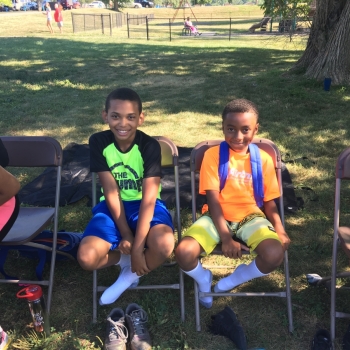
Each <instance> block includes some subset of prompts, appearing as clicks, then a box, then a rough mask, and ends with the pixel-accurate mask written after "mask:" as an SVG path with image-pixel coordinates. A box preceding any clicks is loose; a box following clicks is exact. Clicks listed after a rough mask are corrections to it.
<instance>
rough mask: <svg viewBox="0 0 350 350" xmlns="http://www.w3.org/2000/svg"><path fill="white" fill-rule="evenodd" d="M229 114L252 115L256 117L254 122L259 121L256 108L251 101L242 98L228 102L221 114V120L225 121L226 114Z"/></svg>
mask: <svg viewBox="0 0 350 350" xmlns="http://www.w3.org/2000/svg"><path fill="white" fill-rule="evenodd" d="M229 113H253V114H255V115H256V121H257V122H258V120H259V110H258V107H257V106H256V105H255V103H253V102H252V101H249V100H246V99H244V98H241V99H237V100H232V101H231V102H229V103H228V104H227V105H226V106H225V108H224V110H223V112H222V120H225V118H226V116H227V114H229Z"/></svg>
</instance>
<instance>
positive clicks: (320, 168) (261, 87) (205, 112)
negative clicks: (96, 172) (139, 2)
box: [0, 6, 350, 350]
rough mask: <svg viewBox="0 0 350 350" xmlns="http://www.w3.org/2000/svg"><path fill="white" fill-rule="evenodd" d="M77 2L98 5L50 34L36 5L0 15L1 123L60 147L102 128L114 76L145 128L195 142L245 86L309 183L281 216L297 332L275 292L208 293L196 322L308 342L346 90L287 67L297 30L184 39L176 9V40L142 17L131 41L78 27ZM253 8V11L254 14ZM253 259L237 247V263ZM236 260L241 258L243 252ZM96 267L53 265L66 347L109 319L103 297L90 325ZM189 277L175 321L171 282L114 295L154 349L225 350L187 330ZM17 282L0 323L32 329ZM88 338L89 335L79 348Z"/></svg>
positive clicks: (289, 345) (272, 340) (217, 124)
mask: <svg viewBox="0 0 350 350" xmlns="http://www.w3.org/2000/svg"><path fill="white" fill-rule="evenodd" d="M246 8H247V9H253V7H249V6H247V7H246ZM255 10H256V9H255ZM255 10H254V11H255ZM84 11H89V12H90V11H91V13H99V11H100V12H101V10H93V9H86V10H85V9H81V10H78V11H77V12H75V11H73V12H68V11H66V12H64V22H65V27H64V31H65V32H64V34H63V35H58V34H55V35H54V36H50V35H49V34H48V32H47V28H46V26H45V17H44V16H43V15H42V14H40V13H36V12H31V13H26V14H24V13H14V14H6V13H0V20H1V25H0V36H2V38H1V46H0V105H1V109H0V129H1V134H3V135H47V136H52V137H55V138H56V139H57V140H58V141H59V142H60V143H61V145H62V146H63V147H65V146H66V145H67V144H69V143H70V142H77V143H87V141H88V138H89V136H90V135H91V134H92V133H95V132H97V131H101V130H105V129H106V128H107V126H106V125H105V124H104V123H103V121H102V119H101V111H102V109H103V104H104V99H105V97H106V96H107V94H108V93H109V92H110V91H111V90H112V89H114V88H116V87H119V86H129V87H131V88H134V89H135V90H136V91H137V92H138V93H139V94H140V96H141V98H142V100H143V107H144V112H145V115H146V117H145V123H144V125H143V126H142V127H141V130H143V131H145V132H146V133H148V134H150V135H163V136H167V137H169V138H170V139H172V140H173V141H174V142H175V144H176V145H178V146H185V147H193V146H194V145H195V144H197V143H198V142H200V141H202V140H204V139H217V138H221V137H222V133H221V117H220V114H221V112H222V109H223V107H224V105H225V104H226V103H227V102H228V101H230V100H231V99H233V98H242V97H243V98H248V99H251V100H252V101H254V102H255V103H256V104H257V105H258V107H259V109H260V114H261V115H260V130H259V135H260V136H262V137H267V138H271V139H272V140H273V141H274V142H275V143H276V144H277V145H278V147H279V148H280V150H281V151H282V152H283V158H284V159H286V160H288V159H295V158H300V157H302V156H306V157H307V158H308V159H304V160H298V161H296V162H295V163H288V164H287V166H288V169H289V171H290V173H291V175H292V178H293V182H294V184H295V185H298V186H299V187H301V186H307V187H310V188H312V190H313V191H314V192H310V191H306V190H303V189H300V188H299V189H297V190H296V192H297V195H298V196H302V197H303V199H304V201H305V204H304V209H303V210H301V211H300V212H298V213H297V214H296V215H294V216H290V215H288V216H286V225H287V226H286V227H287V232H288V233H289V235H290V236H291V239H292V245H291V248H290V266H291V283H292V299H293V305H294V306H293V311H294V321H295V332H294V335H293V336H290V335H289V334H288V331H287V320H286V307H285V303H284V301H283V300H281V301H280V300H277V301H276V300H275V299H270V298H263V300H261V299H258V300H257V299H256V298H247V299H249V300H247V299H245V298H240V299H237V298H235V299H233V300H231V299H228V298H217V299H216V300H215V303H214V307H213V309H212V310H205V311H203V312H202V324H203V326H205V324H206V323H208V322H209V321H210V316H211V315H212V314H214V313H216V312H218V311H219V310H221V309H222V308H223V307H224V306H225V305H230V306H232V307H233V308H234V309H235V311H236V312H237V313H238V314H239V316H240V320H241V322H242V324H243V326H244V328H245V330H246V333H247V336H248V342H249V347H264V348H266V349H269V350H271V349H277V350H281V349H288V350H289V349H291V350H294V349H295V350H300V349H307V348H309V342H310V340H311V339H312V336H313V334H314V333H315V331H316V329H317V328H318V327H323V328H328V327H329V293H328V292H327V290H325V289H322V288H310V287H308V286H307V283H306V280H305V277H304V276H305V274H306V273H312V272H315V273H319V274H320V275H328V274H329V272H330V264H331V242H332V226H333V222H332V221H333V196H334V167H335V161H336V157H337V155H338V154H339V153H340V152H341V151H342V150H343V149H344V148H345V147H347V146H348V145H349V144H350V132H349V127H348V126H349V125H350V123H349V122H350V121H349V119H350V118H349V108H348V102H349V100H350V96H349V89H348V87H345V86H344V87H335V86H332V87H331V91H330V92H327V93H326V92H324V91H323V89H322V83H321V82H314V81H310V80H306V79H304V78H303V76H295V75H289V74H288V69H289V68H290V67H291V66H292V64H293V63H294V62H296V60H297V59H298V58H299V57H300V55H301V53H302V50H303V49H304V48H305V45H306V38H305V37H303V36H298V37H295V38H294V39H293V41H292V42H289V38H287V37H282V36H278V37H276V36H268V35H265V36H262V35H256V36H253V35H247V36H239V35H236V36H233V37H232V38H231V41H229V40H228V37H227V36H226V37H225V36H224V35H222V38H220V37H218V38H215V37H213V38H210V39H209V38H206V39H202V38H196V39H194V38H183V37H181V35H180V34H181V33H180V31H181V28H182V23H181V21H182V19H181V18H182V15H183V14H182V10H180V11H179V13H178V18H177V20H176V21H175V22H174V23H175V24H176V23H177V24H178V25H175V24H174V28H176V30H175V29H174V30H175V32H174V33H173V34H174V36H173V37H172V41H171V42H170V41H169V38H168V37H167V30H168V29H167V27H166V26H164V28H163V27H162V28H161V29H159V30H158V29H157V30H158V32H157V31H153V32H152V31H151V40H150V41H148V42H147V41H146V37H145V31H144V30H145V27H144V26H143V27H140V28H139V29H140V31H139V34H138V35H139V37H138V38H133V37H132V38H131V39H126V30H125V28H124V29H122V30H121V31H120V32H118V31H117V30H115V31H113V36H109V35H102V34H101V33H100V32H97V31H94V32H86V33H78V34H74V35H73V34H72V25H71V19H70V15H71V13H83V12H84ZM104 11H108V10H104ZM104 11H102V12H104ZM127 11H128V12H129V13H151V12H154V13H155V14H156V17H157V18H158V19H157V20H156V21H154V22H153V23H152V22H150V28H153V27H155V28H158V27H161V26H159V25H158V24H160V21H159V18H160V17H162V18H166V19H168V18H172V16H173V14H174V10H173V9H159V10H158V9H149V10H148V9H147V10H146V9H142V11H141V10H139V12H138V11H137V10H134V9H130V11H129V9H128V10H127ZM193 11H194V12H195V13H196V15H197V14H198V18H199V17H203V18H204V17H207V18H210V19H207V20H206V21H207V22H208V23H209V24H210V23H211V22H212V21H214V18H222V19H224V18H225V19H227V18H229V17H231V16H232V17H237V16H238V14H237V11H238V12H239V13H240V14H241V7H235V6H223V7H212V8H211V7H198V8H197V7H195V8H193ZM247 11H249V10H245V11H242V12H244V15H242V16H241V17H242V18H241V19H240V20H239V21H238V20H237V21H236V22H235V26H236V29H237V31H239V30H246V28H247V26H249V25H250V24H249V23H247V22H246V20H245V19H244V18H243V16H245V17H246V16H247V13H246V12H247ZM259 11H260V10H259ZM252 12H253V10H252ZM210 13H212V16H210ZM249 15H250V16H256V17H259V16H262V15H261V13H260V14H259V13H255V14H252V13H251V14H249ZM212 18H213V20H212ZM24 20H25V21H24ZM225 21H226V22H227V20H225ZM225 21H224V20H222V21H218V22H217V27H216V28H217V31H218V32H220V31H221V30H222V34H225V33H224V25H223V24H222V23H224V22H225ZM202 22H203V23H202V25H203V28H204V29H205V30H208V31H210V30H211V28H212V26H211V25H208V26H207V27H206V24H205V23H204V20H202ZM3 23H5V24H3ZM24 23H25V24H24ZM164 23H166V22H164ZM219 23H221V24H222V27H220V25H219ZM198 25H199V26H200V24H198ZM226 25H227V23H226V24H225V26H226ZM152 26H153V27H152ZM225 28H226V27H225ZM225 30H226V29H225ZM118 33H121V34H122V35H123V36H118ZM152 33H153V35H154V36H153V37H152ZM15 174H16V175H17V176H18V177H19V178H20V180H21V181H23V183H27V182H29V181H30V180H31V179H32V178H33V177H35V176H37V174H38V173H37V172H32V171H18V170H16V173H15ZM349 192H350V190H349V188H348V187H345V192H344V193H345V196H344V200H343V202H342V208H344V211H345V215H344V216H342V223H343V224H349V221H350V214H349V212H350V209H349V208H350V202H349V200H348V199H347V198H349V196H350V193H349ZM315 199H317V200H315ZM90 215H91V214H90V208H88V207H86V201H85V200H83V201H82V202H79V203H76V204H74V205H69V206H66V207H63V208H61V211H60V229H65V230H70V231H83V230H84V227H85V226H86V223H87V222H88V220H89V218H90ZM183 220H184V229H185V228H186V227H187V226H188V225H189V222H190V219H189V217H188V211H186V212H185V213H184V215H183ZM250 259H251V258H250V257H248V258H244V261H247V262H248V261H250ZM206 262H207V263H216V264H220V265H228V264H229V263H231V261H229V260H228V259H225V258H223V257H220V258H218V259H214V258H208V259H206ZM233 263H234V265H235V266H236V265H237V264H238V263H239V262H238V261H234V262H233ZM34 265H35V264H34V262H32V261H29V262H28V261H27V260H23V259H22V258H18V257H17V255H15V254H14V255H13V256H12V257H11V260H10V266H8V268H9V269H10V271H12V270H14V274H15V273H17V272H18V271H19V272H18V273H19V274H21V273H23V272H24V270H25V269H24V268H23V267H24V266H28V268H27V269H28V270H29V269H30V268H32V269H34ZM340 265H341V267H342V268H343V269H345V268H346V266H347V261H346V259H344V258H342V257H341V256H340ZM163 271H164V270H161V269H160V270H158V271H155V272H154V273H152V274H150V275H149V276H147V277H145V279H146V280H147V281H153V280H157V279H165V278H169V279H171V278H172V279H173V280H174V279H175V278H176V276H177V270H176V269H175V268H174V269H172V268H169V269H168V270H166V273H164V272H163ZM228 272H229V270H226V269H224V270H222V271H218V272H215V277H214V282H217V280H218V279H219V277H221V276H222V275H224V274H227V273H228ZM117 273H118V272H117V269H116V268H111V269H106V270H104V271H101V272H100V273H99V276H100V278H101V281H102V282H103V283H106V284H111V283H112V282H113V281H114V280H115V278H116V275H117ZM91 278H92V277H91V274H90V273H89V272H86V271H83V270H82V269H80V268H79V267H78V266H77V265H72V264H71V263H70V262H59V263H58V264H57V269H56V277H55V279H56V282H55V288H54V296H53V300H54V302H53V312H52V316H51V318H52V319H51V324H52V325H54V326H55V328H56V329H57V332H58V333H57V336H58V337H59V338H60V339H62V344H61V347H62V349H67V350H71V349H73V348H78V345H77V344H78V342H79V341H82V340H83V339H89V341H91V342H93V341H95V342H96V346H100V345H101V344H100V342H99V341H98V340H96V339H97V338H96V335H97V336H99V337H101V338H102V339H103V338H104V328H105V324H104V319H105V317H106V315H107V314H108V312H109V311H110V308H107V307H106V308H99V318H98V324H97V325H95V326H91V324H90V322H91V312H92V300H91V283H92V279H91ZM185 281H186V298H187V302H186V317H187V318H186V323H185V324H184V325H183V324H181V323H180V322H179V320H180V316H179V307H178V295H177V294H176V292H144V291H143V292H141V291H139V292H130V293H126V294H125V296H123V297H122V298H121V299H120V302H118V303H117V304H118V305H114V306H118V307H120V306H121V307H125V306H126V305H127V303H129V302H132V301H133V302H135V301H136V302H139V303H141V304H142V305H143V306H144V307H145V308H146V309H147V310H149V313H150V321H151V322H150V323H151V331H152V335H153V338H154V344H155V346H158V349H183V348H185V345H186V344H187V345H186V346H187V348H189V349H208V350H211V349H212V350H214V349H215V350H217V349H220V350H221V349H223V350H225V349H231V348H232V343H231V342H230V341H229V340H228V339H224V338H222V337H212V336H211V335H209V334H208V333H206V332H205V331H204V332H202V333H200V334H198V333H196V332H195V329H194V310H193V284H192V281H191V280H189V279H187V278H186V280H185ZM280 285H283V274H282V272H281V269H279V270H277V271H276V272H274V273H273V274H272V275H271V277H269V278H264V279H261V280H257V281H253V282H252V283H249V284H247V285H244V286H241V287H240V288H239V289H240V290H249V289H253V290H257V291H258V290H268V289H273V290H275V289H278V288H279V286H280ZM15 292H16V291H15V289H14V287H13V286H5V287H4V286H3V285H1V286H0V295H1V298H0V309H1V310H2V318H1V325H2V326H4V325H6V327H7V329H15V330H16V332H17V335H18V336H20V335H25V334H26V331H27V330H28V327H27V325H28V322H29V320H30V315H29V312H28V310H27V309H25V307H23V305H22V304H19V303H18V301H17V299H16V297H15ZM242 299H243V300H242ZM67 300H69V303H68V304H69V305H68V304H67ZM341 302H342V303H343V309H348V310H349V309H350V303H349V301H348V298H347V296H346V295H344V296H343V295H342V296H341ZM62 305H65V306H64V307H62ZM257 315H258V317H257ZM162 320H165V321H164V322H163V321H162ZM162 322H163V323H162ZM337 325H338V328H337V329H338V334H337V336H338V338H339V339H340V338H341V336H342V333H343V332H344V331H345V329H346V327H347V324H346V322H344V321H337ZM204 328H205V327H204ZM67 330H70V331H71V332H74V333H69V334H71V335H72V338H69V335H68V333H65V332H66V331H67ZM27 338H28V337H27ZM68 338H69V339H68ZM72 344H73V345H72ZM74 344H75V345H74ZM86 344H87V343H86ZM73 346H75V347H73ZM88 346H90V345H89V344H87V345H85V349H88Z"/></svg>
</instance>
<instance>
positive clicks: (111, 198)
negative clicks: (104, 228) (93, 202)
mask: <svg viewBox="0 0 350 350" xmlns="http://www.w3.org/2000/svg"><path fill="white" fill-rule="evenodd" d="M98 176H99V179H100V182H101V185H102V188H103V194H104V197H105V199H106V203H107V206H108V209H109V211H110V212H111V214H112V216H113V219H114V222H115V223H116V225H117V226H118V229H119V231H120V234H121V236H122V240H121V241H120V243H119V246H118V249H119V250H120V252H121V253H123V254H131V247H132V244H133V241H134V236H133V234H132V232H131V230H130V227H129V225H128V223H127V222H126V218H125V212H124V206H123V202H122V199H121V197H120V192H119V188H118V185H117V183H116V181H115V179H114V177H113V175H112V173H111V172H109V171H102V172H99V173H98Z"/></svg>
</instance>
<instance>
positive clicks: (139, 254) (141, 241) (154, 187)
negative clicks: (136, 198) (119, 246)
mask: <svg viewBox="0 0 350 350" xmlns="http://www.w3.org/2000/svg"><path fill="white" fill-rule="evenodd" d="M159 185H160V177H157V176H155V177H148V178H145V179H143V183H142V200H141V205H140V211H139V219H138V221H137V227H136V233H135V240H134V244H133V247H132V253H131V266H132V271H133V272H136V273H137V274H138V275H139V276H141V275H144V274H147V273H148V272H150V270H149V268H148V266H147V264H146V260H145V255H144V248H145V244H146V240H147V235H148V232H149V230H150V223H151V220H152V218H153V215H154V207H155V204H156V199H157V195H158V189H159Z"/></svg>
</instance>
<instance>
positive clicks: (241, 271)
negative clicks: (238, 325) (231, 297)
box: [214, 239, 284, 293]
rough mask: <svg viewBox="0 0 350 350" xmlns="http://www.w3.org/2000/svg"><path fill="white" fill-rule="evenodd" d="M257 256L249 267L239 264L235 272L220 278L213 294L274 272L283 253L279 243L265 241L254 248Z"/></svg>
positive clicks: (269, 240) (270, 240)
mask: <svg viewBox="0 0 350 350" xmlns="http://www.w3.org/2000/svg"><path fill="white" fill-rule="evenodd" d="M255 252H256V253H257V254H258V256H257V257H256V258H255V260H254V261H252V262H251V263H250V264H249V265H246V264H241V265H239V266H238V267H237V268H236V269H235V271H234V272H233V273H232V274H231V275H229V276H227V277H224V278H222V279H221V280H220V281H219V282H218V284H217V285H216V286H215V288H214V291H215V292H217V293H218V292H226V291H228V290H231V289H233V288H235V287H237V286H239V285H240V284H242V283H245V282H248V281H250V280H252V279H254V278H258V277H263V276H265V275H267V274H269V273H270V272H272V271H274V270H275V269H276V268H277V267H278V266H280V265H281V264H282V262H283V257H284V252H283V247H282V244H281V242H279V241H278V240H276V239H266V240H264V241H262V242H260V243H259V245H258V246H257V247H256V248H255Z"/></svg>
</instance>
